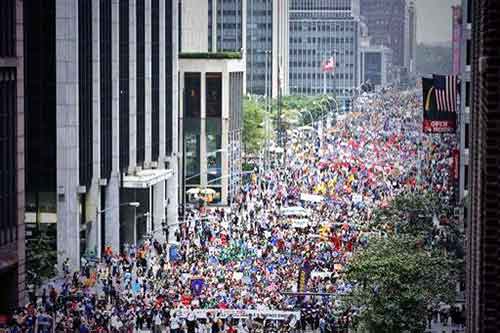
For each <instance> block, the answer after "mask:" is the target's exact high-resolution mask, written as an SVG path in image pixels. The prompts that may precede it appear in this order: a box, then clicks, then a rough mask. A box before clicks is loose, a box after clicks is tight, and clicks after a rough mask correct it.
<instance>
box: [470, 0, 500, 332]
mask: <svg viewBox="0 0 500 333" xmlns="http://www.w3.org/2000/svg"><path fill="white" fill-rule="evenodd" d="M468 5H469V13H468V14H469V15H472V75H471V85H472V109H471V112H470V113H471V134H472V136H471V144H470V176H471V177H470V179H471V185H470V189H471V190H470V210H469V219H468V221H469V222H468V225H467V244H466V245H467V258H466V261H467V281H466V282H467V283H466V284H467V299H466V302H467V311H468V318H467V331H468V332H471V333H472V332H474V333H481V332H498V328H499V323H500V278H499V277H500V259H499V258H500V206H499V204H498V202H499V201H500V149H499V147H500V47H499V45H500V2H498V1H492V0H476V1H472V0H470V1H468Z"/></svg>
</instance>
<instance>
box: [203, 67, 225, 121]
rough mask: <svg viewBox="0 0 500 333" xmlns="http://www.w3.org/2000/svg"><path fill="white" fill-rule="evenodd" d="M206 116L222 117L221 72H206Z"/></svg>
mask: <svg viewBox="0 0 500 333" xmlns="http://www.w3.org/2000/svg"><path fill="white" fill-rule="evenodd" d="M206 116H207V117H217V118H220V117H222V74H221V73H207V74H206Z"/></svg>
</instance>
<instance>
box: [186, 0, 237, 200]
mask: <svg viewBox="0 0 500 333" xmlns="http://www.w3.org/2000/svg"><path fill="white" fill-rule="evenodd" d="M229 2H231V1H224V2H223V3H224V6H227V3H229ZM244 2H245V1H243V8H244ZM235 3H236V2H235ZM238 3H241V2H238ZM217 5H220V3H217ZM212 6H214V8H215V7H216V6H215V2H211V1H197V0H184V1H182V8H181V17H182V19H181V22H182V24H181V54H180V59H179V87H180V91H181V94H182V98H181V99H180V110H181V112H180V116H179V121H180V124H179V125H180V130H181V131H182V133H180V137H181V138H182V143H181V147H182V159H181V165H182V166H181V170H182V176H181V180H180V181H181V184H182V185H181V197H182V198H183V203H189V202H190V201H197V198H198V196H197V195H196V196H193V195H192V193H194V192H197V191H199V190H204V191H206V190H209V191H210V193H211V194H210V196H209V197H210V200H207V201H209V203H211V204H220V205H226V204H228V203H229V202H230V201H231V200H232V198H234V195H235V191H236V190H237V188H238V184H239V179H240V177H241V129H242V124H243V117H242V103H243V95H244V90H245V87H244V86H245V83H244V82H245V70H246V68H245V55H244V52H243V51H242V50H238V51H237V52H234V49H233V48H232V46H227V45H232V44H227V45H226V47H224V46H222V45H217V48H214V47H213V44H212V45H210V43H209V41H211V40H212V38H207V37H211V36H216V35H217V34H218V32H216V30H218V29H216V28H215V24H214V25H209V24H208V22H210V21H211V20H214V22H215V21H219V20H220V21H221V22H222V21H223V19H218V18H215V17H213V16H211V15H208V13H209V12H211V13H223V14H221V15H233V9H227V8H229V7H224V8H225V9H224V10H222V9H220V8H219V7H217V9H214V10H213V11H209V10H207V9H208V8H211V7H212ZM230 8H233V7H230ZM226 10H227V11H229V13H228V12H227V11H226ZM242 13H243V14H244V15H243V16H246V11H243V12H242ZM245 21H246V20H245V18H242V22H245ZM242 30H243V31H244V30H245V29H242ZM235 31H236V30H235ZM226 33H227V31H225V32H224V34H226ZM224 34H223V35H224ZM238 34H241V32H240V33H238ZM229 35H230V36H233V35H232V34H229ZM233 37H234V36H233ZM241 37H242V36H241V35H238V36H237V37H236V39H241ZM217 40H218V41H219V42H222V43H223V42H224V41H227V39H225V38H222V39H217ZM217 40H214V43H216V42H217ZM233 41H234V40H233ZM244 44H245V40H244V39H243V45H244ZM219 47H222V49H219ZM207 50H208V51H209V52H207ZM210 50H213V51H218V56H217V57H216V58H213V57H211V56H210V55H211V54H214V53H216V52H211V51H210ZM219 51H221V52H219ZM228 51H233V52H232V53H231V55H230V56H229V55H228V56H226V55H225V54H224V53H223V52H228Z"/></svg>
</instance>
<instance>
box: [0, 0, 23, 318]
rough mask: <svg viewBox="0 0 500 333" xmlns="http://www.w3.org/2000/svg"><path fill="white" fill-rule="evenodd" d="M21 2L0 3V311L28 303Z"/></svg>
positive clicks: (9, 310)
mask: <svg viewBox="0 0 500 333" xmlns="http://www.w3.org/2000/svg"><path fill="white" fill-rule="evenodd" d="M22 3H23V1H21V0H4V1H1V2H0V286H1V287H0V313H3V314H5V313H10V312H12V311H13V310H14V309H15V308H16V307H17V306H19V305H23V304H24V302H25V298H26V297H25V254H24V252H25V250H24V133H25V132H24V109H23V104H24V100H23V97H24V82H23V80H24V74H23V47H24V45H23V6H22Z"/></svg>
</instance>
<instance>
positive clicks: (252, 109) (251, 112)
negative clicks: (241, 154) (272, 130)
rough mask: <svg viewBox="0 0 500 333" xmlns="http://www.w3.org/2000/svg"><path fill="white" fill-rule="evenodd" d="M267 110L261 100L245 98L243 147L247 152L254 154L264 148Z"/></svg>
mask: <svg viewBox="0 0 500 333" xmlns="http://www.w3.org/2000/svg"><path fill="white" fill-rule="evenodd" d="M265 120H266V111H265V108H264V105H263V103H262V102H261V101H259V100H258V99H256V98H254V97H246V98H245V99H244V100H243V147H244V150H245V152H246V153H250V154H254V153H256V152H258V151H259V149H261V148H262V145H263V143H264V140H265V139H266V133H265V124H264V121H265Z"/></svg>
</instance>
